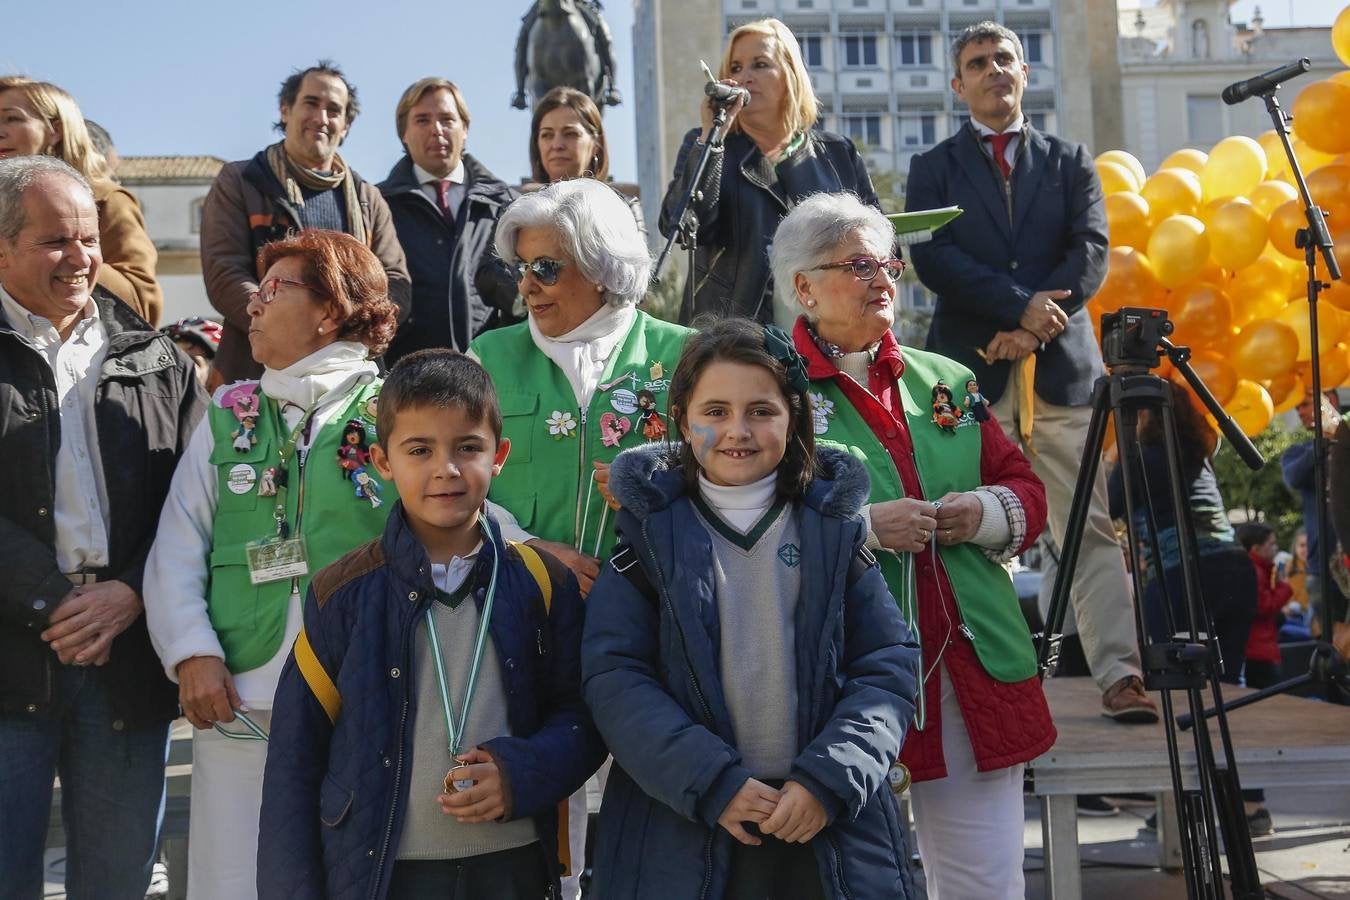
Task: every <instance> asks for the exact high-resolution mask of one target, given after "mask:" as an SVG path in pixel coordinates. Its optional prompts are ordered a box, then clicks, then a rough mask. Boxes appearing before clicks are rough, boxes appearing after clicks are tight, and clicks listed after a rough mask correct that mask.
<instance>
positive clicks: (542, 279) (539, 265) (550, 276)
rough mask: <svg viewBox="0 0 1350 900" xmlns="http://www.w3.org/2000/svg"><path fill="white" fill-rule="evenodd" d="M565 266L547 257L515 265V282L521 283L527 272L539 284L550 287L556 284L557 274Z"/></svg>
mask: <svg viewBox="0 0 1350 900" xmlns="http://www.w3.org/2000/svg"><path fill="white" fill-rule="evenodd" d="M566 266H567V263H565V262H562V261H561V260H557V259H549V258H548V257H547V256H541V257H539V258H538V259H536V260H535V261H534V262H521V263H516V281H523V280H524V279H525V273H526V272H529V273H530V274H531V275H533V276H534V277H535V280H536V281H538V282H539V283H540V284H542V285H544V286H545V287H552V286H553V285H555V284H557V283H558V274H559V273H560V272H562V270H563V269H564V268H565V267H566Z"/></svg>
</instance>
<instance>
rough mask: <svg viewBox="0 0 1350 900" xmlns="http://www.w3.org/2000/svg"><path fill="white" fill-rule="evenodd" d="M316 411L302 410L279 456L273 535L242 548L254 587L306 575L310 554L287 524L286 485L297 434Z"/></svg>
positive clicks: (297, 438) (301, 536)
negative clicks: (274, 532)
mask: <svg viewBox="0 0 1350 900" xmlns="http://www.w3.org/2000/svg"><path fill="white" fill-rule="evenodd" d="M314 409H315V407H313V406H311V407H310V408H309V409H307V410H305V414H304V415H303V416H301V417H300V421H299V422H297V423H296V425H295V428H293V429H291V434H290V437H288V438H287V439H286V444H285V446H283V447H282V448H281V450H280V451H279V453H278V466H277V475H276V477H275V483H276V488H277V490H276V508H275V510H274V511H273V514H272V515H273V518H274V519H276V523H277V531H276V534H274V535H271V536H270V537H265V538H261V539H259V540H256V541H249V542H248V543H247V544H245V545H244V556H245V559H246V561H247V563H248V580H249V582H250V583H252V584H254V585H260V584H271V583H272V582H274V581H284V580H286V579H288V578H303V577H305V576H306V575H308V574H309V551H308V549H307V548H306V547H305V536H304V535H302V534H296V535H292V534H291V526H290V523H289V522H287V521H286V485H287V482H288V480H289V475H290V464H291V459H292V458H293V457H294V456H295V446H296V444H297V443H298V442H299V440H300V434H301V433H302V432H303V431H304V430H305V427H306V426H307V425H308V424H309V421H310V418H311V417H312V416H313V415H314Z"/></svg>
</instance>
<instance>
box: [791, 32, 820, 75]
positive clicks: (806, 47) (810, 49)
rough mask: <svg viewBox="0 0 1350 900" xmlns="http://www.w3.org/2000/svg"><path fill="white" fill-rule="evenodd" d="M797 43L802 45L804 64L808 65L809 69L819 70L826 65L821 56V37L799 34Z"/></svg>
mask: <svg viewBox="0 0 1350 900" xmlns="http://www.w3.org/2000/svg"><path fill="white" fill-rule="evenodd" d="M797 43H798V44H800V45H801V48H802V62H804V63H806V67H807V68H808V69H819V68H820V67H821V66H823V65H824V64H825V63H824V59H823V57H822V56H821V46H820V44H821V42H820V35H818V34H799V35H797Z"/></svg>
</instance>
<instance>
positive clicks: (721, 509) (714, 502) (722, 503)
mask: <svg viewBox="0 0 1350 900" xmlns="http://www.w3.org/2000/svg"><path fill="white" fill-rule="evenodd" d="M777 490H778V470H777V469H775V470H773V471H772V472H770V473H769V474H768V475H765V476H764V477H763V478H761V479H760V480H759V481H752V482H750V483H749V484H731V485H727V484H714V483H713V482H711V481H709V480H708V476H707V475H704V474H703V473H702V472H699V473H698V492H699V494H700V495H702V497H703V500H704V502H705V503H707V504H708V505H709V506H711V507H712V508H713V509H715V510H717V514H718V515H719V516H721V517H722V518H723V519H725V520H726V521H727V522H728V523H729V524H730V525H731V526H732V527H733V528H735V529H736V530H737V531H739V532H741V534H745V533H746V532H747V531H749V530H750V529H751V528H753V527H754V526H755V523H756V522H758V521H759V520H760V518H761V517H762V516H763V515H764V514H765V513H766V512H768V511H769V507H770V506H773V498H774V494H775V493H776V492H777Z"/></svg>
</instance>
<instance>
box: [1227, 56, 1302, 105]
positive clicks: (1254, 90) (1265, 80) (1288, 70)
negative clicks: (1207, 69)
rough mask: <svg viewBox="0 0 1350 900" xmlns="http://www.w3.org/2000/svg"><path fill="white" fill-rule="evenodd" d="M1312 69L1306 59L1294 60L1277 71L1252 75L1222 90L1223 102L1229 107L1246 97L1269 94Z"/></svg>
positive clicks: (1272, 70)
mask: <svg viewBox="0 0 1350 900" xmlns="http://www.w3.org/2000/svg"><path fill="white" fill-rule="evenodd" d="M1311 68H1312V63H1311V62H1309V61H1308V57H1306V56H1305V57H1303V58H1302V59H1296V60H1294V61H1293V62H1291V63H1289V64H1288V65H1284V66H1280V67H1279V68H1278V69H1271V70H1270V71H1269V72H1263V73H1261V74H1260V75H1253V76H1252V77H1251V78H1248V79H1246V80H1245V81H1238V82H1235V83H1233V84H1230V85H1229V86H1228V87H1226V88H1224V89H1223V102H1224V103H1227V104H1228V105H1229V106H1234V105H1236V104H1238V103H1241V102H1242V101H1243V100H1246V99H1247V98H1248V97H1257V96H1260V95H1262V94H1269V93H1270V92H1271V91H1273V90H1275V89H1276V88H1277V87H1279V86H1280V85H1281V84H1283V83H1284V82H1286V81H1288V80H1289V79H1291V78H1296V77H1298V76H1299V75H1302V74H1303V73H1304V72H1306V71H1308V70H1309V69H1311Z"/></svg>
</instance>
